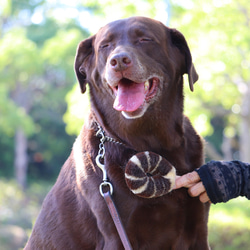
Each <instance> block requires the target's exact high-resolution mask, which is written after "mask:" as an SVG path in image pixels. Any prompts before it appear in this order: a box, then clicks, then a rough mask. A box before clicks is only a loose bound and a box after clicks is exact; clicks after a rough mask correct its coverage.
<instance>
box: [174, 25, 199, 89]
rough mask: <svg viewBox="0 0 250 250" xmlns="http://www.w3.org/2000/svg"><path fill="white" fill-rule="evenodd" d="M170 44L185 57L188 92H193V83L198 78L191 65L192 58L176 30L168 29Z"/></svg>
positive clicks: (185, 43)
mask: <svg viewBox="0 0 250 250" xmlns="http://www.w3.org/2000/svg"><path fill="white" fill-rule="evenodd" d="M170 34H171V39H172V43H173V44H174V45H175V46H176V47H177V48H178V49H179V50H180V51H181V53H182V54H183V55H184V56H185V72H183V73H187V74H188V81H189V87H190V90H191V91H193V90H194V87H193V85H194V83H195V82H196V81H197V80H198V78H199V76H198V74H197V72H196V70H195V67H194V65H193V61H192V56H191V53H190V50H189V47H188V44H187V41H186V39H185V38H184V36H183V35H182V34H181V33H180V32H179V31H177V30H176V29H170Z"/></svg>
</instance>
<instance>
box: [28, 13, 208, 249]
mask: <svg viewBox="0 0 250 250" xmlns="http://www.w3.org/2000/svg"><path fill="white" fill-rule="evenodd" d="M75 72H76V75H77V78H78V81H79V83H80V87H81V91H82V93H84V92H85V90H86V84H88V86H89V91H90V96H91V110H90V114H89V118H88V121H86V122H85V124H84V127H83V129H82V131H81V133H80V135H79V137H78V138H77V140H76V142H75V144H74V146H73V150H72V153H71V155H70V156H69V158H68V160H67V161H66V162H65V164H64V166H63V167H62V169H61V172H60V174H59V177H58V180H57V182H56V183H55V185H54V187H53V188H52V190H51V191H50V192H49V194H48V195H47V197H46V198H45V200H44V203H43V206H42V210H41V212H40V215H39V217H38V219H37V221H36V223H35V226H34V229H33V231H32V234H31V237H30V239H29V241H28V243H27V245H26V248H25V249H26V250H27V249H30V250H35V249H46V250H50V249H58V250H62V249H85V250H88V249H89V250H90V249H91V250H92V249H106V250H119V249H124V248H123V245H122V241H121V239H120V237H119V235H118V232H117V230H116V227H115V225H114V222H113V220H112V217H111V216H110V213H109V210H108V207H107V205H106V203H105V200H104V199H103V197H102V195H101V194H100V192H99V186H100V184H101V183H102V181H103V172H105V174H106V179H105V178H104V182H105V181H107V180H108V183H109V185H110V186H111V185H112V191H111V190H110V193H112V199H113V201H114V203H115V205H116V208H117V211H118V213H119V215H120V219H121V223H122V224H123V227H124V230H125V232H126V234H127V237H128V240H129V242H130V244H131V248H132V249H140V250H142V249H150V250H152V249H179V250H185V249H199V250H200V249H202V250H205V249H209V246H208V242H207V220H208V210H209V204H202V203H201V202H200V201H199V199H198V198H191V197H190V196H189V195H188V193H187V190H186V189H184V188H183V189H179V190H173V191H171V192H169V191H170V190H171V189H172V187H173V185H174V171H173V168H172V170H171V171H170V172H171V173H170V172H169V173H170V175H171V176H170V177H172V179H171V178H170V177H169V180H168V181H169V183H168V185H167V184H166V185H167V187H166V186H164V185H163V184H162V185H160V187H151V191H152V190H154V192H151V191H150V190H149V191H148V189H147V188H149V186H150V181H149V180H148V179H150V180H151V179H152V180H153V178H154V177H155V176H154V174H153V173H152V172H150V173H149V172H147V171H146V173H145V176H136V174H137V173H138V171H137V170H136V171H135V172H134V173H132V172H130V170H126V168H127V166H128V165H129V167H132V168H133V166H132V165H136V166H137V167H138V169H139V171H142V168H144V169H145V165H147V164H148V165H150V164H151V158H153V157H154V156H156V158H157V157H158V158H157V159H161V160H162V159H164V161H165V163H166V164H165V163H164V164H165V165H164V164H163V167H162V168H164V166H166V165H167V163H169V165H171V166H172V167H174V169H175V171H176V173H177V174H178V175H183V174H185V173H187V172H189V171H192V170H194V169H195V168H198V167H200V166H201V165H202V164H203V148H202V140H201V138H200V137H199V136H198V135H197V133H196V132H195V130H194V128H193V127H192V125H191V123H190V121H189V120H188V118H187V117H186V116H184V115H183V75H184V74H185V73H186V74H188V80H189V85H190V89H191V90H192V91H193V84H194V83H195V82H196V81H197V79H198V75H197V73H196V71H195V68H194V66H193V63H192V57H191V54H190V50H189V48H188V45H187V42H186V40H185V38H184V36H183V35H182V34H181V33H180V32H178V31H177V30H175V29H170V28H168V27H166V26H164V25H163V24H162V23H160V22H158V21H155V20H152V19H149V18H145V17H131V18H127V19H122V20H118V21H114V22H112V23H109V24H107V25H106V26H104V27H103V28H101V29H100V30H99V31H98V33H97V34H96V35H94V36H91V37H90V38H88V39H86V40H84V41H82V42H81V43H80V44H79V47H78V49H77V54H76V60H75ZM100 135H101V136H102V138H103V137H104V138H105V140H100V139H102V138H100ZM100 155H101V158H102V159H99V157H98V156H100ZM142 157H145V160H143V159H142ZM97 159H99V160H97ZM152 161H153V160H152ZM155 161H158V160H155ZM159 161H160V160H159ZM99 165H101V166H104V169H105V171H104V170H103V169H102V168H101V169H100V168H99V167H98V166H99ZM155 165H156V167H158V165H159V163H155ZM146 168H147V166H146ZM132 175H134V176H132ZM138 175H141V173H138ZM163 175H164V174H163ZM158 177H159V173H158ZM158 177H157V178H158ZM163 177H164V176H163ZM163 177H162V176H161V177H160V178H161V180H162V179H163ZM140 178H141V179H140ZM147 178H148V179H147ZM157 178H155V180H156V179H157ZM164 178H165V177H164ZM146 179H147V180H146ZM143 180H145V181H144V182H143ZM133 181H134V182H141V184H140V183H139V184H138V185H137V184H136V183H133ZM142 182H143V183H142ZM145 183H146V184H145ZM109 185H107V186H105V187H104V189H107V188H108V189H109V188H110V189H111V187H109ZM156 188H158V189H159V190H160V193H159V194H157V192H158V191H159V190H156ZM149 189H150V188H149ZM161 189H164V190H165V191H164V192H162V191H161ZM100 191H101V193H102V194H103V192H104V191H105V190H104V191H102V190H100ZM105 192H106V191H105Z"/></svg>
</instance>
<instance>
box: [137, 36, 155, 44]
mask: <svg viewBox="0 0 250 250" xmlns="http://www.w3.org/2000/svg"><path fill="white" fill-rule="evenodd" d="M153 41H154V40H153V39H152V38H148V37H142V38H140V42H142V43H143V42H153Z"/></svg>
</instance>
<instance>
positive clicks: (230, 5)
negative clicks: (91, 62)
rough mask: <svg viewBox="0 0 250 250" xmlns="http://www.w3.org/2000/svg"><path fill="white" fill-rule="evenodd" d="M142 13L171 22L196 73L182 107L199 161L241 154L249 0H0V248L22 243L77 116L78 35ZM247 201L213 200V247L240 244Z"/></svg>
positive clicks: (82, 101) (249, 100)
mask: <svg viewBox="0 0 250 250" xmlns="http://www.w3.org/2000/svg"><path fill="white" fill-rule="evenodd" d="M133 15H143V16H148V17H151V18H155V19H158V20H160V21H162V22H163V23H164V24H166V25H167V26H169V27H172V28H177V29H178V30H179V31H181V32H182V33H183V34H184V36H185V37H186V39H187V41H188V44H189V46H190V49H191V52H192V55H193V60H194V64H195V67H196V69H197V72H198V73H199V76H200V77H199V81H198V82H197V83H196V84H195V86H194V89H195V90H194V93H191V92H190V90H189V88H188V84H187V83H186V86H185V96H186V101H185V114H187V115H188V116H189V117H190V119H191V121H192V123H193V125H194V127H195V128H196V130H197V131H199V133H200V134H201V135H202V136H203V137H204V138H205V140H206V161H209V160H211V159H214V160H222V159H224V160H233V159H235V160H242V161H246V162H250V5H249V1H248V0H220V1H218V0H204V1H199V0H176V1H174V0H172V1H171V0H137V1H134V0H120V1H111V0H82V1H80V0H71V1H67V0H0V248H1V249H5V250H12V249H13V250H15V249H21V248H22V247H23V246H24V244H25V242H26V240H27V237H28V236H29V234H30V232H31V228H32V225H33V223H34V222H35V218H36V217H37V215H38V212H39V208H40V206H41V202H42V200H43V198H44V196H45V195H46V193H47V192H48V190H49V189H50V188H51V186H52V185H53V183H54V181H55V180H56V177H57V175H58V173H59V171H60V168H61V166H62V164H63V163H64V161H65V160H66V159H67V157H68V155H69V153H70V151H71V148H72V144H73V142H74V140H75V138H76V136H77V135H78V133H79V131H80V129H81V126H82V124H83V122H84V115H85V114H86V112H87V110H88V107H89V104H88V95H87V94H85V95H81V93H80V88H79V86H78V84H77V82H76V78H75V75H74V70H73V64H74V56H75V51H76V47H77V45H78V43H79V42H80V41H81V40H83V39H85V38H87V37H88V36H90V35H91V34H94V33H95V32H97V30H98V29H99V28H100V27H101V26H103V25H104V24H106V23H108V22H110V21H113V20H116V19H120V18H125V17H129V16H133ZM249 235H250V201H248V200H246V199H245V198H238V199H234V200H232V201H230V202H229V203H226V204H218V205H213V206H212V209H211V213H210V219H209V241H210V245H211V247H212V249H249V247H250V239H249Z"/></svg>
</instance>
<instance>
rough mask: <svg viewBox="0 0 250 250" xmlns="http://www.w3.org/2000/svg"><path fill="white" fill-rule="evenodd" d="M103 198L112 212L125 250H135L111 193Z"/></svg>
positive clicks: (104, 194) (107, 193)
mask: <svg viewBox="0 0 250 250" xmlns="http://www.w3.org/2000/svg"><path fill="white" fill-rule="evenodd" d="M103 198H104V200H105V202H106V204H107V206H108V209H109V212H110V214H111V216H112V219H113V221H114V223H115V227H116V229H117V232H118V234H119V236H120V239H121V241H122V244H123V246H124V248H125V250H133V248H132V247H131V244H130V242H129V239H128V236H127V234H126V231H125V229H124V227H123V225H122V221H121V218H120V216H119V214H118V211H117V209H116V206H115V203H114V201H113V199H112V197H111V194H110V192H109V191H108V192H106V193H103Z"/></svg>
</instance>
